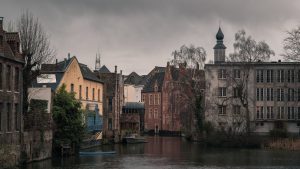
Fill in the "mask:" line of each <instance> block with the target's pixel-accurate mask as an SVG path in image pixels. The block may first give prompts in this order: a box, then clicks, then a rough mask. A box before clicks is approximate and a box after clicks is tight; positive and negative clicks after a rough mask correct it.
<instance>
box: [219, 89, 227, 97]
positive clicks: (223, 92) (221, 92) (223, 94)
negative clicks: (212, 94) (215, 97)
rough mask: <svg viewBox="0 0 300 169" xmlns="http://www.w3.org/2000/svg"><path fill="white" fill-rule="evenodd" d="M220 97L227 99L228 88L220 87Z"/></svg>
mask: <svg viewBox="0 0 300 169" xmlns="http://www.w3.org/2000/svg"><path fill="white" fill-rule="evenodd" d="M219 97H226V87H219Z"/></svg>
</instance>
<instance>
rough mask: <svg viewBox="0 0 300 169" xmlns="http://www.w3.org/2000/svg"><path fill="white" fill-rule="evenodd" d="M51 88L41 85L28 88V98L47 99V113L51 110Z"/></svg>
mask: <svg viewBox="0 0 300 169" xmlns="http://www.w3.org/2000/svg"><path fill="white" fill-rule="evenodd" d="M51 96H52V94H51V88H48V87H41V88H29V89H28V100H29V101H30V100H31V99H39V100H47V101H48V106H47V113H50V111H51Z"/></svg>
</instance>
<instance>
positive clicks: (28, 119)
mask: <svg viewBox="0 0 300 169" xmlns="http://www.w3.org/2000/svg"><path fill="white" fill-rule="evenodd" d="M47 105H48V101H47V100H38V99H31V100H30V106H29V107H30V109H29V112H28V113H27V114H25V115H24V129H25V130H38V131H41V132H44V130H46V129H48V128H51V116H50V114H48V113H47V111H46V110H47Z"/></svg>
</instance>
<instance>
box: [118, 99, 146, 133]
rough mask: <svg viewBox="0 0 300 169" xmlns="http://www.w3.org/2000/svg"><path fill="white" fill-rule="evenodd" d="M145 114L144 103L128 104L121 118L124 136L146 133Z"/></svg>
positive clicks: (124, 107)
mask: <svg viewBox="0 0 300 169" xmlns="http://www.w3.org/2000/svg"><path fill="white" fill-rule="evenodd" d="M144 113H145V106H144V103H142V102H126V103H125V105H124V106H123V110H122V114H121V118H120V122H121V131H122V134H123V135H126V134H131V133H137V134H140V133H142V132H143V131H144Z"/></svg>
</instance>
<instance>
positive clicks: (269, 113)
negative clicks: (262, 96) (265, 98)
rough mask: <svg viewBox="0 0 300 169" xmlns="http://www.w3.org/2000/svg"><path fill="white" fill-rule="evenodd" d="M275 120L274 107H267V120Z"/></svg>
mask: <svg viewBox="0 0 300 169" xmlns="http://www.w3.org/2000/svg"><path fill="white" fill-rule="evenodd" d="M273 118H274V112H273V107H272V106H268V107H267V119H273Z"/></svg>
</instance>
